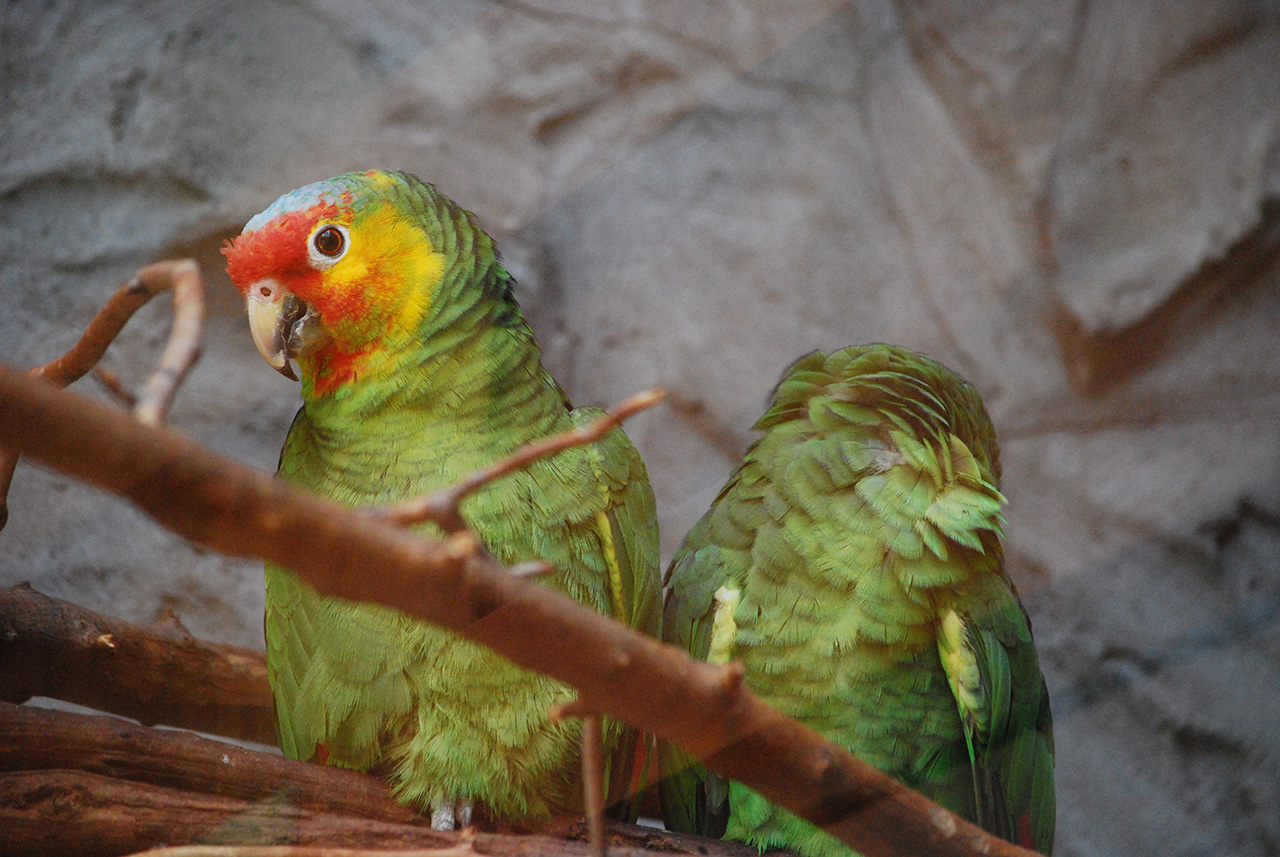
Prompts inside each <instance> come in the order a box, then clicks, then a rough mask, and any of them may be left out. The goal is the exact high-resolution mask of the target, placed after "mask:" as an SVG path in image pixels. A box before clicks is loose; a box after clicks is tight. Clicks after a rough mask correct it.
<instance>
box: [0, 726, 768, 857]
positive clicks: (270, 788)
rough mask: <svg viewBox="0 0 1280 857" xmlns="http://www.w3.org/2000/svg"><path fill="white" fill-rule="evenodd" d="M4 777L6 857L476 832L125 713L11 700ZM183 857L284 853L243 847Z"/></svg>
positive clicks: (382, 840)
mask: <svg viewBox="0 0 1280 857" xmlns="http://www.w3.org/2000/svg"><path fill="white" fill-rule="evenodd" d="M0 772H7V773H0V831H3V832H4V835H3V836H2V837H0V852H2V853H4V854H15V855H44V854H58V855H63V854H76V855H85V854H102V855H117V854H123V853H127V852H129V851H136V850H138V849H141V848H145V847H148V846H150V845H154V844H159V843H168V844H171V845H177V844H180V843H196V842H204V843H217V842H227V843H236V842H238V843H254V844H255V846H257V845H261V844H263V843H271V842H303V843H313V846H312V847H311V848H309V849H307V850H300V851H296V852H282V853H288V854H289V855H290V857H306V855H311V854H316V853H319V852H318V851H316V850H315V849H316V848H318V847H320V846H321V845H323V846H326V847H335V846H348V847H359V848H361V849H377V848H387V847H396V848H403V847H404V846H406V845H410V846H412V845H416V846H419V847H423V848H426V847H430V848H432V849H434V850H433V851H432V855H431V857H449V855H450V854H452V853H453V852H452V851H450V850H445V849H457V848H461V849H463V850H467V849H470V847H471V839H470V838H468V837H470V836H471V834H470V833H464V834H462V835H461V836H458V835H455V834H450V833H440V832H437V831H433V830H431V829H430V826H429V824H428V821H427V819H425V818H423V817H422V816H419V815H417V814H415V813H414V812H412V811H411V810H410V809H408V808H407V807H405V806H403V805H401V804H399V803H397V802H396V801H395V800H393V799H392V797H391V795H390V793H389V792H388V789H387V786H386V784H385V783H383V782H382V781H381V780H379V779H377V778H376V777H373V776H371V775H369V774H361V773H357V772H355V771H346V770H342V769H339V768H331V767H325V766H322V765H314V764H311V763H308V762H295V761H292V760H289V759H284V758H282V757H280V756H277V755H273V754H268V753H260V752H257V751H254V750H247V749H243V748H240V747H235V746H232V745H229V744H226V743H223V742H221V741H213V740H210V739H207V738H201V737H200V736H198V735H193V734H191V733H189V732H183V731H178V730H159V729H151V728H148V727H145V726H137V725H134V724H132V723H128V722H126V721H123V720H120V719H118V718H114V717H98V716H86V715H82V714H70V713H67V712H62V711H49V710H44V709H39V708H30V707H27V706H15V705H9V704H6V703H0ZM561 829H562V830H563V831H564V832H569V833H576V832H577V831H576V830H574V829H572V828H565V827H564V826H563V824H562V825H561ZM609 838H610V841H611V843H612V844H613V846H614V847H615V849H621V854H623V855H628V857H640V855H641V853H642V852H641V851H640V850H639V849H642V848H652V849H654V850H660V851H663V852H668V853H682V854H712V855H718V857H746V852H745V851H744V850H743V849H742V848H741V847H735V846H731V845H728V844H725V845H717V844H714V843H711V844H709V843H707V842H706V841H705V840H697V839H696V838H694V837H681V836H677V835H673V834H667V833H663V832H660V831H651V830H645V829H643V828H637V827H633V826H630V825H614V826H613V827H612V828H611V829H610V830H609ZM474 839H475V840H476V843H477V844H478V845H479V846H481V847H479V848H477V849H475V852H476V853H478V854H492V855H499V857H501V855H510V857H524V855H531V854H540V855H547V857H587V848H586V847H585V845H584V844H583V843H581V842H577V841H564V840H563V839H557V838H552V837H550V836H548V835H546V834H545V833H543V834H539V835H529V834H527V833H520V834H511V833H502V834H498V833H494V834H474ZM212 847H213V846H211V845H206V846H201V848H205V849H211V848H212ZM175 853H201V854H209V855H212V854H234V855H235V857H253V855H258V854H272V853H276V852H262V851H259V850H258V849H257V848H256V847H245V846H238V847H237V849H236V850H235V851H220V850H202V851H199V852H194V851H190V852H175ZM619 857H621V855H619Z"/></svg>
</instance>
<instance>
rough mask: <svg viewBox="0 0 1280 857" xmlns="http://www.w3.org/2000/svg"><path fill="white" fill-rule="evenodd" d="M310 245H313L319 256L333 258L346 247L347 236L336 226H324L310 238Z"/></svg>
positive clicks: (339, 254)
mask: <svg viewBox="0 0 1280 857" xmlns="http://www.w3.org/2000/svg"><path fill="white" fill-rule="evenodd" d="M311 246H313V247H315V248H316V252H317V253H319V254H320V255H321V256H327V257H329V258H330V259H333V258H336V257H338V256H341V255H342V251H343V250H345V249H346V248H347V237H346V236H345V235H343V234H342V231H341V230H340V229H338V227H336V226H326V227H324V228H323V229H321V230H320V231H319V232H317V233H316V234H315V236H314V237H313V238H312V239H311Z"/></svg>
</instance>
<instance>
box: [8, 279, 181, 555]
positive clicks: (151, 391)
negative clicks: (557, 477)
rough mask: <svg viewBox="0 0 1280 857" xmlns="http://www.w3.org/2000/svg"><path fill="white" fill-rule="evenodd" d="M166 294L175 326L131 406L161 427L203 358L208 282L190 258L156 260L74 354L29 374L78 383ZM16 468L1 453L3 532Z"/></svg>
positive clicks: (60, 384)
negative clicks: (135, 319) (170, 299)
mask: <svg viewBox="0 0 1280 857" xmlns="http://www.w3.org/2000/svg"><path fill="white" fill-rule="evenodd" d="M163 292H172V293H173V327H172V329H171V331H170V334H169V342H168V344H167V345H166V346H165V350H164V353H163V354H161V355H160V362H159V363H158V364H157V366H156V368H155V370H154V371H153V372H152V373H151V376H150V377H149V378H147V383H146V386H145V387H144V388H143V391H142V395H141V396H139V397H137V399H136V401H135V403H134V405H133V413H134V416H135V417H137V418H138V420H140V421H141V422H144V423H146V424H147V425H160V424H161V423H163V422H164V419H165V416H166V415H167V414H168V413H169V406H170V405H171V404H173V397H174V395H175V394H176V393H177V390H178V387H179V385H181V384H182V379H183V378H185V377H186V374H187V372H188V371H189V370H190V369H191V367H192V365H194V364H195V362H196V360H197V359H199V357H200V332H201V330H202V329H203V326H204V281H203V280H202V279H201V277H200V268H199V267H198V266H197V265H196V263H195V262H193V261H191V260H190V259H180V260H177V261H169V262H157V263H155V264H154V265H148V266H147V267H145V268H143V269H142V270H141V271H139V272H138V273H137V275H136V276H134V278H133V279H132V280H130V281H129V282H127V283H125V284H124V285H123V286H121V287H120V288H119V289H117V290H116V293H115V294H114V295H112V296H111V298H110V300H108V301H107V303H106V305H104V306H103V307H102V309H101V310H99V311H98V314H97V315H95V316H94V317H93V321H91V322H89V327H88V328H86V329H85V332H84V333H83V334H82V335H81V337H80V339H79V340H78V341H77V342H76V344H75V345H74V346H72V348H71V350H70V351H68V352H67V353H66V354H63V355H62V356H61V357H59V358H57V359H55V360H51V361H50V362H48V363H46V364H45V365H43V366H37V367H36V368H34V369H32V370H30V372H29V374H30V375H31V376H32V377H35V378H41V379H43V380H44V381H46V382H48V383H49V384H52V385H53V386H54V387H56V388H57V389H59V390H61V389H63V388H64V387H66V386H68V385H70V384H72V383H73V382H75V381H77V380H78V379H80V378H81V377H83V376H84V374H85V373H86V372H88V371H89V370H90V369H92V368H93V367H94V366H96V365H97V364H98V361H99V360H101V359H102V355H103V354H105V353H106V352H107V346H109V345H110V344H111V343H112V342H114V341H115V338H116V337H117V336H119V335H120V331H121V330H123V329H124V326H125V324H126V323H127V322H128V321H129V319H130V318H132V317H133V314H134V313H135V312H137V311H138V310H139V309H141V308H142V307H143V306H145V305H146V304H147V302H148V301H150V300H151V299H152V298H153V297H155V296H156V295H158V294H161V293H163ZM112 377H114V376H112ZM117 395H119V393H117ZM17 464H18V457H17V455H15V454H13V452H12V451H6V450H4V449H0V530H2V529H4V525H5V523H6V522H7V521H8V518H9V507H8V502H7V498H8V496H9V485H10V484H11V483H12V482H13V470H14V468H15V467H16V466H17Z"/></svg>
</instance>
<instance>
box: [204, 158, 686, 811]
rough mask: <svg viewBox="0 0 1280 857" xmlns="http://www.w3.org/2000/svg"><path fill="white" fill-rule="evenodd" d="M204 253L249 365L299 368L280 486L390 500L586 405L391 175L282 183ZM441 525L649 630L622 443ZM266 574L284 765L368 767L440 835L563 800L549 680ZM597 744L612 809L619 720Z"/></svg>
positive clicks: (453, 222) (498, 485)
mask: <svg viewBox="0 0 1280 857" xmlns="http://www.w3.org/2000/svg"><path fill="white" fill-rule="evenodd" d="M224 252H225V254H226V257H227V271H228V273H229V275H230V277H231V280H232V281H233V282H234V283H235V285H236V286H237V287H238V288H239V289H240V291H241V293H242V294H243V295H244V296H245V298H246V301H247V304H248V309H249V320H250V326H251V330H252V332H253V337H254V341H255V343H256V344H257V346H258V349H259V351H260V352H261V353H262V356H263V357H264V358H265V359H266V360H267V361H268V362H269V363H270V364H271V365H272V366H274V367H275V368H276V369H278V370H280V371H281V372H283V373H285V374H289V375H291V376H292V371H291V370H292V367H291V363H290V360H295V361H296V362H297V365H298V369H299V371H300V374H301V380H302V398H303V405H302V408H301V410H299V411H298V414H297V416H296V417H295V418H294V421H293V425H292V427H291V428H290V430H289V435H288V438H287V440H286V441H285V445H284V450H283V452H282V453H281V456H280V472H279V475H280V477H281V478H282V479H285V480H287V481H289V482H291V483H294V484H296V485H300V486H303V487H305V488H308V489H310V490H312V491H314V492H316V493H318V494H322V495H324V496H327V497H331V498H333V499H334V500H336V501H338V502H340V503H343V504H348V505H353V506H371V505H382V504H387V503H393V502H396V501H399V500H404V499H406V498H409V497H415V496H420V495H423V494H427V493H429V492H432V491H435V490H437V489H440V488H444V487H447V486H449V485H451V484H453V483H454V482H456V481H457V480H458V479H459V478H460V477H462V476H464V475H466V474H468V473H470V472H471V471H473V470H475V469H476V468H479V467H481V466H483V465H487V464H489V463H491V462H493V461H495V460H497V459H499V458H501V457H503V456H506V455H508V454H510V453H512V452H514V451H515V450H517V449H518V448H520V447H521V446H523V445H524V444H526V443H528V442H530V441H533V440H537V439H539V438H544V437H547V436H549V435H553V434H556V433H559V432H563V431H566V430H568V429H571V428H574V427H576V426H579V425H582V424H583V423H585V422H587V421H589V420H590V419H592V418H593V417H595V416H597V415H598V414H599V412H598V411H595V410H592V409H587V408H574V407H573V406H572V405H571V404H570V402H569V400H568V398H567V397H566V395H565V393H564V391H563V390H562V389H561V388H560V386H559V385H558V384H557V383H556V382H555V380H553V379H552V377H551V376H550V375H549V374H548V373H547V371H546V369H544V368H543V365H542V362H541V358H540V353H539V349H538V346H537V343H536V342H535V341H534V338H533V334H532V333H531V331H530V329H529V327H528V325H527V324H526V323H525V320H524V318H523V317H522V316H521V314H520V310H519V309H518V307H517V305H516V300H515V298H514V296H513V294H512V280H511V278H510V276H509V275H508V273H507V271H506V270H504V269H503V267H502V266H501V264H500V263H499V261H498V258H497V254H496V252H495V249H494V245H493V241H492V240H491V239H490V237H489V236H488V235H487V234H485V232H484V231H483V230H481V229H480V227H479V226H478V225H476V223H475V221H474V219H473V217H472V215H471V214H470V213H468V212H466V211H464V210H462V209H461V208H459V207H458V206H456V205H455V204H454V203H453V202H451V201H450V200H448V199H446V198H445V197H444V196H442V195H441V194H439V193H438V192H437V191H436V190H435V188H433V187H432V186H431V185H428V184H426V183H424V182H421V181H419V180H418V179H417V178H415V177H413V176H411V175H409V174H406V173H400V172H391V171H380V170H370V171H367V172H360V173H350V174H347V175H343V176H338V177H337V178H333V179H329V180H327V181H322V182H317V183H315V184H311V185H307V186H306V187H303V188H300V189H298V190H295V191H292V192H290V193H287V194H285V195H284V196H282V197H280V199H279V200H277V201H276V202H275V203H274V204H273V205H271V206H270V207H269V208H267V209H266V210H265V211H263V212H262V213H261V214H259V215H257V216H256V217H254V218H253V219H252V220H250V221H249V223H248V224H247V225H246V226H245V228H244V231H243V233H242V234H241V235H240V236H239V237H238V238H236V239H235V240H234V242H232V243H231V244H229V245H228V247H227V248H226V249H225V250H224ZM461 511H462V515H463V517H464V519H465V520H466V522H467V524H468V525H469V526H470V528H471V529H473V530H474V531H475V533H476V534H478V535H479V537H480V539H481V540H482V541H483V543H484V544H485V546H486V547H487V548H488V549H489V550H490V551H491V552H492V553H493V554H494V555H495V556H496V557H497V558H498V559H500V560H502V561H503V562H506V563H508V564H513V563H519V562H523V561H531V560H545V561H547V562H549V563H550V564H551V565H553V566H554V567H555V568H556V569H557V571H556V573H555V574H553V575H550V576H549V577H546V578H542V579H541V582H543V583H544V584H545V585H549V586H552V587H554V588H556V589H559V590H560V591H562V592H565V593H567V594H568V595H569V596H571V597H573V598H574V599H576V600H578V601H580V602H582V603H584V604H587V605H589V606H591V607H594V608H595V609H597V610H599V611H600V612H602V613H605V614H608V615H611V616H614V617H615V618H617V619H618V620H620V621H622V622H625V623H626V624H628V625H630V626H631V627H633V628H637V629H640V630H642V631H644V632H646V633H649V634H653V635H656V634H657V633H658V624H659V621H660V618H661V615H660V614H661V604H660V583H659V577H658V569H657V557H658V541H657V524H656V519H655V514H654V501H653V494H652V491H651V490H650V487H649V482H648V477H647V475H646V473H645V468H644V465H643V463H642V462H641V460H640V457H639V455H638V454H637V452H636V450H635V448H634V447H633V446H632V445H631V442H630V441H629V440H628V439H627V437H626V435H624V434H623V433H622V431H621V430H614V431H612V432H611V433H609V434H608V435H606V436H605V438H604V439H602V440H601V441H599V442H597V443H595V444H592V445H590V446H586V447H578V448H574V449H569V450H566V451H564V452H561V453H559V454H557V455H555V456H553V457H550V458H547V459H543V460H541V461H538V462H537V463H535V464H533V465H531V466H530V467H528V468H527V469H525V470H522V471H519V472H516V473H512V474H510V475H508V476H505V477H502V478H500V479H498V480H496V481H494V482H492V483H491V484H489V485H487V486H486V487H484V488H482V489H481V490H479V491H478V492H476V493H475V494H474V495H472V496H471V497H470V498H468V499H467V500H466V501H464V503H463V505H462V509H461ZM425 529H426V530H427V531H429V532H432V533H433V534H435V535H436V536H440V535H442V533H441V532H440V531H439V530H438V529H436V528H434V527H433V525H427V526H425ZM369 573H370V574H371V575H376V574H377V569H373V568H371V569H369ZM266 584H267V594H266V643H267V666H268V675H269V678H270V681H271V687H272V692H273V694H274V697H275V702H276V712H277V718H278V735H279V738H280V745H281V747H282V748H283V750H284V752H285V755H287V756H290V757H292V758H297V759H314V760H317V761H321V762H327V763H328V764H332V765H340V766H343V767H348V768H356V769H359V770H366V771H374V772H376V773H379V774H381V775H383V776H385V777H387V778H388V779H389V780H390V782H391V784H392V787H393V789H394V791H395V793H396V794H397V795H398V796H399V797H400V798H401V799H402V800H404V801H406V802H409V803H411V804H414V805H416V806H418V807H421V808H423V809H425V810H429V811H430V812H431V815H432V822H433V824H434V825H435V826H436V827H441V828H451V827H453V826H455V825H463V824H467V823H469V821H470V817H471V813H472V811H473V809H483V810H484V811H485V812H487V813H488V814H489V815H490V816H492V817H496V818H499V819H508V820H510V819H521V818H530V817H538V816H545V815H547V814H548V813H551V812H555V811H563V810H567V809H573V808H574V807H576V806H577V805H578V804H579V803H580V796H579V795H578V792H577V789H578V785H577V782H578V774H577V772H578V762H577V759H578V756H577V743H576V742H577V735H578V725H577V723H576V722H570V721H566V722H560V723H552V722H550V721H549V720H548V717H547V712H548V708H549V707H550V706H552V705H553V704H554V703H556V702H560V701H564V700H566V699H567V698H569V697H570V695H571V694H570V691H569V690H568V689H567V688H565V687H564V686H562V685H560V684H558V683H556V682H554V681H552V680H551V679H548V678H546V677H544V676H540V675H537V674H534V673H531V672H528V671H525V670H523V669H520V668H518V667H516V666H514V665H512V664H511V663H509V662H508V661H506V660H504V659H503V658H501V657H500V656H498V655H496V654H494V653H493V652H491V651H490V650H488V649H486V648H484V647H482V646H480V645H477V644H474V643H471V642H469V641H467V640H465V639H463V638H461V637H459V636H457V635H455V634H453V633H450V632H447V631H444V630H440V629H437V628H434V627H431V626H429V625H426V624H424V623H422V622H419V621H417V620H414V619H411V618H409V617H407V616H405V615H403V614H401V613H399V612H397V611H395V610H391V609H387V608H385V607H382V606H378V605H373V604H362V603H354V602H348V601H343V600H339V599H335V598H328V597H323V596H321V595H319V594H318V593H317V592H316V591H315V590H313V589H312V588H311V587H309V586H308V585H307V584H305V583H303V582H302V581H301V580H300V579H299V578H298V577H297V576H296V575H294V574H293V573H292V572H290V571H289V570H287V569H285V568H282V567H279V566H272V565H269V566H268V567H267V570H266ZM604 735H605V758H606V760H608V762H609V770H608V771H607V776H608V780H609V782H610V783H611V797H613V798H617V797H619V796H620V794H621V792H622V791H623V790H624V788H625V781H626V780H627V778H628V776H629V767H630V760H631V759H632V757H633V755H632V750H633V748H634V746H635V742H634V740H630V739H628V737H627V735H626V730H624V728H623V727H622V725H621V724H619V723H616V722H609V721H606V723H605V729H604Z"/></svg>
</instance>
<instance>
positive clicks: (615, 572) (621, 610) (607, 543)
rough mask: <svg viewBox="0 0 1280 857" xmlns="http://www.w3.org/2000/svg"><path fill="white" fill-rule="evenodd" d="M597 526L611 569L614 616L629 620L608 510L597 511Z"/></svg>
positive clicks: (605, 558)
mask: <svg viewBox="0 0 1280 857" xmlns="http://www.w3.org/2000/svg"><path fill="white" fill-rule="evenodd" d="M596 526H597V527H598V528H599V529H600V542H601V544H602V545H603V547H604V563H605V566H606V567H607V568H608V569H609V600H610V601H611V602H612V604H613V615H614V618H616V619H619V620H621V621H623V622H627V621H628V620H629V619H630V617H629V616H627V611H626V607H625V605H624V604H623V602H622V567H621V566H619V565H618V551H617V548H616V547H615V546H614V544H613V526H612V525H611V524H610V523H609V515H608V513H606V512H596Z"/></svg>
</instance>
